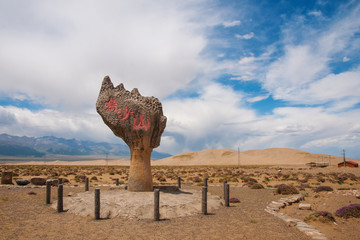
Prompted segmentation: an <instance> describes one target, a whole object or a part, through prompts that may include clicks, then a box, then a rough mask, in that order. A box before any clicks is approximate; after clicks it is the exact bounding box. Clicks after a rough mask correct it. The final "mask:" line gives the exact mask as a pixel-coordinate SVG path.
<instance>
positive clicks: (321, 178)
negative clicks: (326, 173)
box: [316, 176, 325, 183]
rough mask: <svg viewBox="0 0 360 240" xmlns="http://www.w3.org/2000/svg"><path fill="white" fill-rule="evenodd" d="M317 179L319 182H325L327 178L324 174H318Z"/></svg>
mask: <svg viewBox="0 0 360 240" xmlns="http://www.w3.org/2000/svg"><path fill="white" fill-rule="evenodd" d="M316 179H317V181H318V182H322V183H323V182H325V178H324V177H323V176H317V177H316Z"/></svg>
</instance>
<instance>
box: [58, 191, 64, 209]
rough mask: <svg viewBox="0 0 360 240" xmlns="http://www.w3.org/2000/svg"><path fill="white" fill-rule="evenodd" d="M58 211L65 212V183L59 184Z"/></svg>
mask: <svg viewBox="0 0 360 240" xmlns="http://www.w3.org/2000/svg"><path fill="white" fill-rule="evenodd" d="M57 211H58V212H63V211H64V208H63V185H62V184H59V186H58V202H57Z"/></svg>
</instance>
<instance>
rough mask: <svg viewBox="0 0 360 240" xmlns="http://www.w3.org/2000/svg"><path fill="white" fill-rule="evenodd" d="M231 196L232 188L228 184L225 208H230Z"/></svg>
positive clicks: (226, 186)
mask: <svg viewBox="0 0 360 240" xmlns="http://www.w3.org/2000/svg"><path fill="white" fill-rule="evenodd" d="M229 196H230V186H229V184H226V185H225V207H230V202H229Z"/></svg>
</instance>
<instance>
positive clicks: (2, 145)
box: [0, 133, 171, 159]
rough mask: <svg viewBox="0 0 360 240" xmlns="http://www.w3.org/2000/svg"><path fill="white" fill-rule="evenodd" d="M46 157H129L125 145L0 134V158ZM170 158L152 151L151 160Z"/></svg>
mask: <svg viewBox="0 0 360 240" xmlns="http://www.w3.org/2000/svg"><path fill="white" fill-rule="evenodd" d="M46 155H71V156H86V155H110V156H121V157H127V158H129V156H130V149H129V147H128V146H127V145H125V144H113V143H106V142H92V141H82V140H77V139H74V138H73V139H65V138H58V137H53V136H44V137H27V136H22V137H18V136H12V135H8V134H5V133H3V134H0V156H11V157H44V156H46ZM169 156H171V155H170V154H167V153H159V152H156V151H153V153H152V159H160V158H165V157H169Z"/></svg>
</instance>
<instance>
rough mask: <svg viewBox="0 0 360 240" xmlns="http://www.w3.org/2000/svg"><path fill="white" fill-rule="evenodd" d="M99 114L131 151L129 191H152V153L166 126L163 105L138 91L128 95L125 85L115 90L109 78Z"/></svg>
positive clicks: (103, 83)
mask: <svg viewBox="0 0 360 240" xmlns="http://www.w3.org/2000/svg"><path fill="white" fill-rule="evenodd" d="M96 110H97V112H98V113H99V114H100V116H101V117H102V119H103V121H104V123H105V124H106V125H107V126H108V127H109V128H110V129H111V130H112V131H113V133H114V134H115V135H116V136H118V137H120V138H122V139H123V140H124V142H125V143H126V144H127V145H128V146H129V148H130V153H131V163H130V173H129V180H128V190H129V191H135V192H138V191H153V183H152V175H151V164H150V159H151V152H152V150H153V149H154V148H156V147H158V146H159V145H160V138H161V134H162V133H163V132H164V129H165V126H166V117H165V116H164V115H163V112H162V106H161V103H160V101H159V100H158V99H157V98H155V97H143V96H141V95H140V93H139V91H138V90H137V89H136V88H134V89H133V90H132V91H131V92H129V91H127V90H126V89H125V88H124V85H123V84H120V85H119V86H117V87H114V85H113V84H112V82H111V80H110V78H109V77H108V76H106V77H105V78H104V80H103V82H102V86H101V89H100V93H99V97H98V100H97V102H96Z"/></svg>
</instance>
